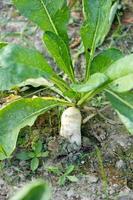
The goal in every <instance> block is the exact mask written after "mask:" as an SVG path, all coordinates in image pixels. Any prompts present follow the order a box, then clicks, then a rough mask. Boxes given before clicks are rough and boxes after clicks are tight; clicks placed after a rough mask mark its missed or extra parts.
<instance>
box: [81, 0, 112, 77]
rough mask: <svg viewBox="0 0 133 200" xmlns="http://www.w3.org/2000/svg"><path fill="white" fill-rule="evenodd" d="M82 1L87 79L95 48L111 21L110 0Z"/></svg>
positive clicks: (101, 40)
mask: <svg viewBox="0 0 133 200" xmlns="http://www.w3.org/2000/svg"><path fill="white" fill-rule="evenodd" d="M82 1H83V14H84V24H83V26H82V27H81V37H82V41H83V44H84V47H85V54H86V80H88V78H89V76H90V64H91V62H92V60H93V57H94V53H95V49H96V47H97V46H99V45H100V44H101V43H102V42H103V40H104V38H105V36H106V35H107V33H108V31H109V29H110V26H111V23H112V17H113V16H112V14H111V13H112V0H108V1H107V0H100V1H99V0H82ZM89 52H90V53H89Z"/></svg>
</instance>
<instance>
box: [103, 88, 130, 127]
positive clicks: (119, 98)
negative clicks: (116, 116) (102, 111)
mask: <svg viewBox="0 0 133 200" xmlns="http://www.w3.org/2000/svg"><path fill="white" fill-rule="evenodd" d="M106 95H107V98H108V99H109V101H110V102H111V104H112V106H113V107H114V108H115V109H116V110H117V111H118V112H119V113H120V114H121V115H122V116H124V117H125V118H127V120H128V123H129V122H130V124H131V123H133V92H126V93H122V94H117V93H115V92H112V91H110V90H107V92H106ZM123 122H125V121H124V120H123ZM126 126H127V122H126ZM127 127H129V125H128V126H127Z"/></svg>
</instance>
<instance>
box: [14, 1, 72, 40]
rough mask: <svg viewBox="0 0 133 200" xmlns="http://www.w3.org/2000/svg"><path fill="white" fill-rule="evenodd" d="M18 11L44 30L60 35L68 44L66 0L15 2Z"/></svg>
mask: <svg viewBox="0 0 133 200" xmlns="http://www.w3.org/2000/svg"><path fill="white" fill-rule="evenodd" d="M13 3H14V4H15V6H16V7H17V9H18V10H19V11H20V12H21V13H22V14H23V15H24V16H25V17H27V18H28V19H30V20H31V21H33V22H35V23H36V24H37V25H38V26H39V27H40V28H41V29H42V30H44V31H51V32H54V33H55V34H57V35H60V36H61V37H62V39H63V40H64V41H65V42H66V43H68V36H67V33H66V29H67V23H68V20H69V10H68V7H67V4H66V0H58V1H49V0H28V1H27V0H21V1H20V0H13Z"/></svg>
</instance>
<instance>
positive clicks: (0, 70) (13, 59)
mask: <svg viewBox="0 0 133 200" xmlns="http://www.w3.org/2000/svg"><path fill="white" fill-rule="evenodd" d="M52 73H53V70H52V69H51V68H50V66H49V65H48V64H47V62H46V61H45V59H44V58H43V56H42V55H41V54H40V53H39V52H38V51H36V50H34V49H27V48H24V47H21V46H19V45H15V44H11V45H7V46H5V47H4V48H2V49H1V50H0V90H7V89H10V88H11V87H14V86H16V85H17V84H19V83H21V82H23V81H25V80H26V79H28V78H38V77H46V78H48V77H50V76H52V75H53V74H52Z"/></svg>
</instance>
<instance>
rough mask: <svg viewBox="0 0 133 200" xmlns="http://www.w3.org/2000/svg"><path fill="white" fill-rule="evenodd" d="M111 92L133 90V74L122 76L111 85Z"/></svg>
mask: <svg viewBox="0 0 133 200" xmlns="http://www.w3.org/2000/svg"><path fill="white" fill-rule="evenodd" d="M109 87H110V89H111V90H113V91H115V92H120V93H121V92H127V91H130V90H131V89H133V73H132V74H129V75H126V76H122V77H121V78H118V79H116V80H114V81H113V82H112V83H110V84H109Z"/></svg>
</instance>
